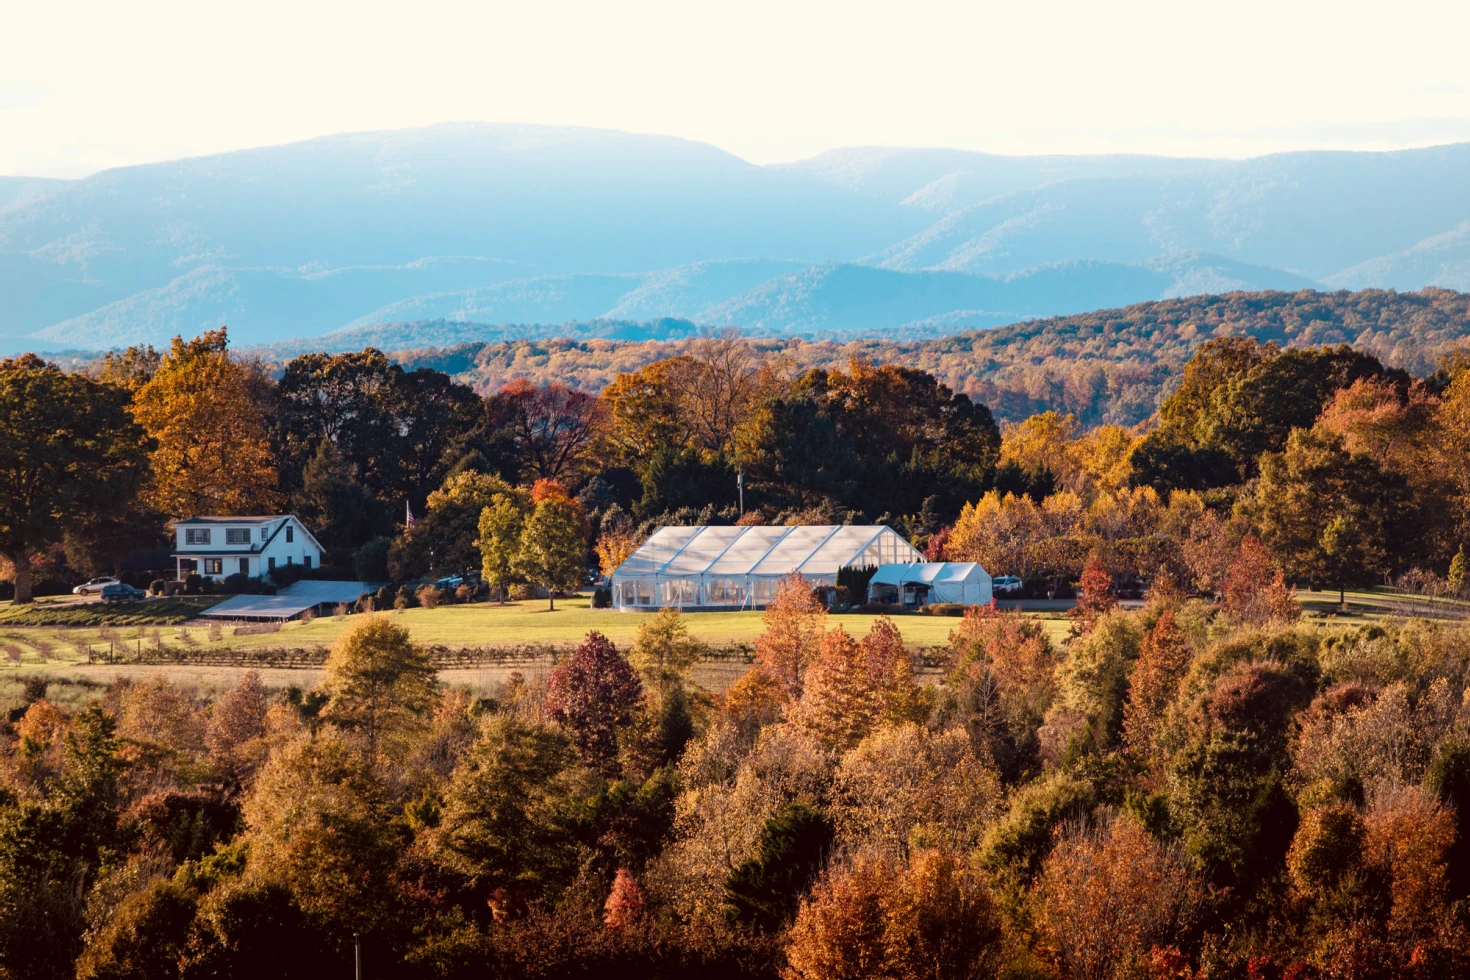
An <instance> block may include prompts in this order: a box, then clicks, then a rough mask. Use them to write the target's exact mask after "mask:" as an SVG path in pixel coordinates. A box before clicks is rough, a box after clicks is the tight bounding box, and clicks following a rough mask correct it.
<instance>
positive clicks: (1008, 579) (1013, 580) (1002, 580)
mask: <svg viewBox="0 0 1470 980" xmlns="http://www.w3.org/2000/svg"><path fill="white" fill-rule="evenodd" d="M990 591H991V592H993V593H995V594H996V595H1015V594H1016V593H1017V592H1020V591H1021V580H1020V579H1019V578H1017V577H1016V576H1014V575H997V576H996V577H995V578H993V579H991V580H990Z"/></svg>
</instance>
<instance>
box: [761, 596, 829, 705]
mask: <svg viewBox="0 0 1470 980" xmlns="http://www.w3.org/2000/svg"><path fill="white" fill-rule="evenodd" d="M763 623H764V625H765V629H764V630H763V631H762V632H761V635H760V637H759V638H758V639H757V640H756V641H755V662H756V665H757V666H758V667H760V669H761V670H763V671H765V672H766V673H767V674H769V675H770V676H771V678H772V679H773V680H775V681H776V682H777V683H778V684H780V685H781V687H782V688H784V689H785V691H786V696H787V697H789V698H791V699H792V700H793V701H794V700H796V699H798V698H800V697H801V689H802V681H803V679H804V678H805V676H806V671H807V668H808V667H810V666H811V665H812V664H813V663H814V662H815V661H816V659H817V655H818V652H819V650H820V647H821V643H822V636H823V634H825V633H826V631H827V609H826V607H825V606H823V605H822V602H821V600H820V599H818V598H817V597H816V596H815V595H814V594H813V593H812V587H811V584H810V583H809V582H807V580H806V579H805V578H803V577H802V574H801V573H800V572H792V573H791V574H790V575H787V576H786V577H785V578H783V579H781V582H780V584H779V585H778V586H777V587H776V594H775V595H774V596H772V597H771V602H770V604H769V605H768V606H766V615H765V618H764V620H763Z"/></svg>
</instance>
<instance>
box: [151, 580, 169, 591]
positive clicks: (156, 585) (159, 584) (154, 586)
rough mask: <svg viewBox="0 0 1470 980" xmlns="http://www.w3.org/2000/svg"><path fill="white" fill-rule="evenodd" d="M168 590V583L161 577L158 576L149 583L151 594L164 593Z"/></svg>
mask: <svg viewBox="0 0 1470 980" xmlns="http://www.w3.org/2000/svg"><path fill="white" fill-rule="evenodd" d="M167 591H168V583H167V582H166V581H164V580H163V579H161V578H156V579H154V580H153V581H152V582H149V583H148V594H149V595H163V594H164V593H165V592H167Z"/></svg>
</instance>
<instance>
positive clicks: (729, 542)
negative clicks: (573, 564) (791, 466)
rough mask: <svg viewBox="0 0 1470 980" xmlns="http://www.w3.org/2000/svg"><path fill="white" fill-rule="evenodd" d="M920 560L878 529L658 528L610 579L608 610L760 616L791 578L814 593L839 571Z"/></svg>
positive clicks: (832, 582)
mask: <svg viewBox="0 0 1470 980" xmlns="http://www.w3.org/2000/svg"><path fill="white" fill-rule="evenodd" d="M923 557H924V556H923V555H921V554H920V553H919V552H918V551H917V550H915V548H914V547H913V546H912V545H910V544H909V543H908V542H907V541H905V540H904V539H903V537H902V536H901V535H899V534H898V533H897V532H896V531H894V530H893V529H892V528H889V527H882V526H877V525H824V526H807V527H766V526H760V527H709V526H697V527H661V528H659V529H658V530H657V531H655V532H653V534H652V535H651V536H650V537H649V539H648V540H647V541H645V542H643V545H642V546H641V547H640V548H639V549H638V550H637V551H635V552H633V554H632V555H630V556H629V557H628V560H627V561H625V562H623V564H621V565H620V566H618V568H617V570H616V571H614V572H613V574H612V594H613V605H614V606H616V607H617V608H619V609H639V608H642V609H656V608H659V607H661V606H679V607H683V608H691V607H693V608H698V607H719V608H735V609H739V608H761V607H763V606H765V605H766V604H767V603H769V602H770V601H771V597H772V596H773V595H775V592H776V586H777V583H779V582H780V580H781V578H782V577H783V576H786V575H790V574H791V573H792V572H801V574H802V576H803V577H804V578H805V579H806V580H807V581H808V582H810V583H811V584H812V585H814V586H816V585H836V584H837V570H838V569H840V568H844V567H848V566H851V567H854V568H874V567H877V566H879V565H882V564H884V563H885V562H887V563H891V562H899V561H915V560H918V559H922V558H923Z"/></svg>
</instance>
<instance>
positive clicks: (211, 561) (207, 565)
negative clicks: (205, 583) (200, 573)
mask: <svg viewBox="0 0 1470 980" xmlns="http://www.w3.org/2000/svg"><path fill="white" fill-rule="evenodd" d="M224 573H225V560H224V559H223V558H206V559H204V574H205V575H223V574H224Z"/></svg>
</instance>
